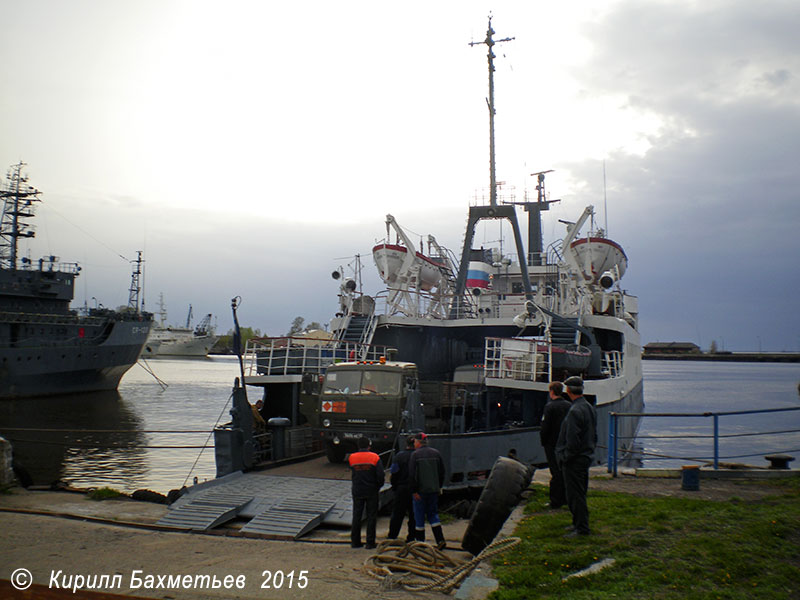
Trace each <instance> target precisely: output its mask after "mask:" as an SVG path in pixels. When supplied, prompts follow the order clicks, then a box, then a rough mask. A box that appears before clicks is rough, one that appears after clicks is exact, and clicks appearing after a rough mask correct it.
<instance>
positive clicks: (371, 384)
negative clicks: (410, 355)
mask: <svg viewBox="0 0 800 600" xmlns="http://www.w3.org/2000/svg"><path fill="white" fill-rule="evenodd" d="M402 383H403V376H402V374H401V373H392V372H387V371H335V372H331V371H328V374H327V375H326V376H325V385H324V387H323V388H322V393H323V394H365V395H370V394H378V395H395V396H396V395H398V394H399V393H400V390H401V385H402Z"/></svg>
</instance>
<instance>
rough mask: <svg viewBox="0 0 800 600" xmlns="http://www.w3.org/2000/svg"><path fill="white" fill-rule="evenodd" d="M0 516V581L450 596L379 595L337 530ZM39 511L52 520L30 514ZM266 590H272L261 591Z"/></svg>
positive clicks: (5, 498) (743, 492)
mask: <svg viewBox="0 0 800 600" xmlns="http://www.w3.org/2000/svg"><path fill="white" fill-rule="evenodd" d="M548 480H549V474H548V472H547V470H539V471H537V472H536V475H535V477H534V484H538V485H546V484H547V482H548ZM589 487H590V491H591V490H599V489H604V490H613V491H622V492H626V493H631V494H636V495H643V496H653V495H679V496H689V497H700V498H705V499H710V500H721V501H724V500H727V499H730V498H732V497H739V498H742V499H756V498H759V497H763V496H765V495H768V494H770V493H773V491H774V490H773V489H771V488H770V487H769V486H764V485H757V486H756V485H753V484H752V482H748V481H742V480H728V479H715V480H711V479H706V478H704V477H701V479H700V489H699V490H698V491H685V490H682V489H681V480H680V478H677V477H673V478H670V479H665V478H651V477H647V478H645V477H632V476H629V475H620V476H619V477H617V478H611V477H609V476H608V475H607V474H605V472H604V470H603V469H599V468H598V469H595V470H594V472H593V474H592V478H591V479H590V484H589ZM590 502H591V499H590ZM0 509H4V510H0V531H2V532H3V533H2V543H0V579H9V578H10V576H11V573H12V572H13V571H14V570H15V569H18V568H26V569H28V570H29V571H30V572H31V573H32V575H33V579H34V582H35V583H39V584H44V585H47V584H48V582H49V581H50V577H51V573H56V574H57V573H58V572H59V571H61V575H62V576H70V575H84V576H91V575H103V574H108V575H114V574H120V575H122V580H123V582H124V584H123V587H122V588H121V589H114V590H112V591H114V592H116V593H118V594H130V595H134V596H142V597H150V598H171V599H174V600H183V599H189V598H192V599H204V598H209V599H217V598H261V599H271V598H281V599H283V600H285V599H289V600H294V599H296V600H311V599H313V600H321V599H323V598H325V599H328V598H334V599H336V598H339V599H343V598H347V600H361V599H364V600H366V599H368V598H369V599H372V598H376V597H380V598H387V599H389V600H392V599H395V598H397V599H400V598H409V597H419V598H425V599H429V598H430V599H437V598H442V599H443V598H446V597H447V598H452V596H445V595H443V594H438V593H424V594H410V593H409V592H404V591H387V590H382V589H381V588H380V585H379V582H378V581H377V580H375V579H373V578H371V577H370V576H369V575H368V574H367V573H366V572H365V570H364V568H363V565H364V561H365V560H366V559H367V558H368V557H369V556H370V555H371V552H370V551H368V550H365V549H352V548H350V545H349V531H348V530H347V529H343V528H339V529H336V528H322V529H319V530H316V531H314V532H312V533H311V534H310V535H308V536H307V537H306V538H304V541H301V542H283V541H271V540H261V539H244V538H236V537H222V536H219V535H204V534H189V533H172V532H163V531H153V530H149V529H145V528H137V527H135V525H136V524H140V525H147V524H153V523H155V522H156V521H157V520H158V519H159V518H161V516H162V515H163V514H164V513H165V512H166V510H167V509H166V507H165V506H163V505H158V504H150V503H146V502H135V501H133V500H129V499H123V500H107V501H103V502H95V501H92V500H89V499H88V498H87V496H86V495H84V494H75V493H66V492H30V491H26V490H22V489H20V488H15V489H14V490H13V491H12V492H11V493H5V494H0ZM10 511H16V512H10ZM24 511H31V512H27V513H26V512H24ZM40 512H46V513H48V514H47V515H45V514H35V513H40ZM520 517H521V510H520V509H519V508H518V509H517V511H515V513H514V514H513V515H512V518H511V519H510V520H509V522H507V523H506V527H505V528H504V531H503V534H504V535H510V534H511V532H512V531H513V528H514V526H515V523H516V521H517V520H518V519H519V518H520ZM82 519H83V520H82ZM92 519H97V520H96V521H95V520H92ZM466 525H467V523H466V521H463V520H458V521H455V522H453V523H449V524H447V525H445V527H444V531H445V536H446V538H447V540H448V544H449V545H450V546H451V547H452V548H458V547H460V540H461V537H462V535H463V532H464V529H465V528H466ZM387 529H388V518H386V517H381V518H380V519H379V524H378V536H379V539H382V538H383V537H384V536H385V534H386V531H387ZM448 554H449V555H451V556H452V557H453V558H456V559H461V560H467V559H469V558H470V555H469V554H467V553H465V552H461V551H457V550H448ZM136 570H139V571H141V572H142V573H141V574H139V577H140V578H143V577H144V576H145V575H153V576H158V575H167V576H169V575H192V576H195V575H201V576H202V575H208V576H217V577H218V578H219V579H220V580H222V579H224V577H225V576H226V575H232V576H234V577H236V576H241V575H243V576H244V578H245V581H246V584H245V586H244V589H232V590H224V589H223V590H208V591H203V592H198V591H196V590H180V589H168V590H163V589H153V590H144V589H131V587H130V585H129V584H130V582H131V576H132V574H133V573H134V571H136ZM481 571H482V573H483V574H484V575H489V574H490V573H489V568H488V566H487V565H485V564H484V565H482V566H481ZM278 572H280V573H281V574H282V575H283V584H282V586H281V588H280V589H275V587H274V580H273V581H271V582H269V581H267V577H268V576H269V575H271V576H272V577H274V576H275V574H276V573H278ZM301 572H305V573H302V574H303V575H304V576H305V579H306V580H307V584H306V585H305V586H304V587H300V584H301V580H300V576H301ZM292 573H293V575H292V577H293V579H292V583H291V585H290V584H289V577H290V574H292ZM476 579H477V578H476ZM60 581H62V582H63V581H64V580H63V579H62V580H60ZM484 582H485V580H484ZM267 585H271V586H273V587H263V588H262V586H267ZM0 591H2V590H0ZM465 592H466V590H465V591H463V592H462V593H461V597H465V598H466V597H469V598H471V599H479V598H483V597H485V596H486V594H487V593H488V588H479V589H472V590H471V592H470V593H471V595H467V594H466V593H465ZM74 597H77V596H74Z"/></svg>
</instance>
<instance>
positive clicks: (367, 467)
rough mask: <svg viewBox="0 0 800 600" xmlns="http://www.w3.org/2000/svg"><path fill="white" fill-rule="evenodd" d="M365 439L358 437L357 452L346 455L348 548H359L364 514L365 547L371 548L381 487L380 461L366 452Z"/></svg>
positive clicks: (368, 448) (382, 475) (372, 453)
mask: <svg viewBox="0 0 800 600" xmlns="http://www.w3.org/2000/svg"><path fill="white" fill-rule="evenodd" d="M370 446H371V443H370V441H369V438H366V437H363V436H362V437H360V438H358V452H354V453H353V454H351V455H350V458H349V459H348V462H349V463H350V471H351V472H352V475H353V479H352V485H353V487H352V493H353V521H352V523H351V526H350V547H352V548H361V516H362V515H363V513H364V509H365V508H366V511H367V544H366V548H367V549H370V548H374V547H375V529H376V526H377V523H378V493H379V492H380V489H381V487H383V482H384V473H383V464H381V458H380V456H378V455H377V454H375V453H374V452H372V451H371V450H370Z"/></svg>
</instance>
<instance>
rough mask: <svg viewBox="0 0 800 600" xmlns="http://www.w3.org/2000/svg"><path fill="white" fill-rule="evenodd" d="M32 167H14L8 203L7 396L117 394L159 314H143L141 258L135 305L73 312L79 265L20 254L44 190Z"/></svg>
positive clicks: (0, 344)
mask: <svg viewBox="0 0 800 600" xmlns="http://www.w3.org/2000/svg"><path fill="white" fill-rule="evenodd" d="M24 166H25V163H22V162H20V163H18V164H16V165H13V166H12V167H11V168H10V169H9V172H8V175H7V181H6V184H5V186H4V187H3V189H2V190H0V198H2V200H3V212H2V219H1V220H0V399H10V398H26V397H34V396H52V395H60V394H75V393H82V392H94V391H101V390H115V389H116V388H117V386H118V385H119V381H120V379H121V378H122V376H123V375H124V374H125V372H126V371H127V370H128V369H130V367H131V366H133V365H134V364H135V363H136V361H137V360H138V358H139V355H140V354H141V352H142V348H143V346H144V344H145V342H146V341H147V336H148V334H149V333H150V329H151V327H152V324H153V315H152V314H150V313H145V312H143V311H141V310H139V306H138V305H139V276H140V274H141V262H142V261H141V253H139V258H138V261H134V263H133V277H132V281H131V289H130V296H129V302H128V306H127V307H126V308H125V309H122V310H110V309H106V308H102V307H99V306H98V307H96V308H88V307H87V308H85V309H84V310H82V311H76V310H72V309H70V302H71V301H72V299H73V297H74V287H75V278H76V277H77V276H78V275H79V273H80V266H79V265H78V264H77V263H64V262H60V261H59V259H58V257H56V256H48V257H45V258H41V259H39V260H38V261H32V260H30V259H29V258H27V257H19V256H18V242H19V240H20V239H21V238H31V237H33V236H34V230H33V228H32V226H31V225H30V224H29V220H30V219H32V218H33V216H34V214H35V208H36V205H37V203H39V202H41V198H40V197H39V196H40V194H41V192H40V191H39V190H37V189H36V188H34V187H33V186H31V185H29V184H28V178H27V176H26V175H25V174H24V173H23V167H24Z"/></svg>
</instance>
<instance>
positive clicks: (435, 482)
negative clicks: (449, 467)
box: [408, 433, 445, 549]
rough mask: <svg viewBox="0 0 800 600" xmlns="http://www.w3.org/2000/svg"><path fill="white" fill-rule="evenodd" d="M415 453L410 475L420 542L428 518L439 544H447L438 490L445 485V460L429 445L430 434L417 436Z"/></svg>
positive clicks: (423, 537)
mask: <svg viewBox="0 0 800 600" xmlns="http://www.w3.org/2000/svg"><path fill="white" fill-rule="evenodd" d="M414 447H415V448H416V450H414V453H413V454H412V455H411V458H410V459H409V461H408V474H409V478H410V479H411V491H412V493H413V498H414V529H415V531H416V534H417V541H420V542H424V541H425V518H426V517H427V519H428V523H430V524H431V529H432V530H433V537H434V538H435V539H436V547H437V548H439V549H442V548H444V547H445V540H444V533H443V532H442V524H441V522H440V521H439V492H440V491H441V489H442V485H444V461H443V460H442V455H441V454H439V451H438V450H437V449H436V448H430V447H429V446H428V440H427V436H426V435H425V434H424V433H418V434H416V435H415V436H414Z"/></svg>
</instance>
